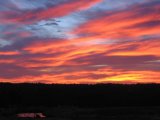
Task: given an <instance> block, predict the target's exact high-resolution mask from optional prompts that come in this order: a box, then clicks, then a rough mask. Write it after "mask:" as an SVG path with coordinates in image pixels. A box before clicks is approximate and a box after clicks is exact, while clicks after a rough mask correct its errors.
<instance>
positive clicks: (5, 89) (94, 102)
mask: <svg viewBox="0 0 160 120" xmlns="http://www.w3.org/2000/svg"><path fill="white" fill-rule="evenodd" d="M0 101H1V102H0V107H12V106H20V107H22V106H46V107H56V106H77V107H114V106H159V105H160V102H159V101H160V84H129V85H125V84H96V85H87V84H81V85H80V84H72V85H65V84H41V83H37V84H31V83H21V84H11V83H1V84H0Z"/></svg>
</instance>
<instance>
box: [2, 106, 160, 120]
mask: <svg viewBox="0 0 160 120" xmlns="http://www.w3.org/2000/svg"><path fill="white" fill-rule="evenodd" d="M19 112H42V113H44V114H45V115H46V118H36V119H43V120H160V107H110V108H95V109H94V108H77V107H54V108H49V107H48V108H47V107H45V108H44V107H38V108H36V107H28V108H1V109H0V120H17V119H19V118H17V117H16V114H17V113H19ZM21 119H23V120H28V119H29V118H21ZM30 119H31V118H30ZM36 119H35V118H34V120H36Z"/></svg>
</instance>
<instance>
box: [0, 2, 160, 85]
mask: <svg viewBox="0 0 160 120" xmlns="http://www.w3.org/2000/svg"><path fill="white" fill-rule="evenodd" d="M15 2H16V1H15ZM103 2H104V1H103ZM103 2H102V3H103ZM110 2H111V1H110ZM30 3H31V1H29V3H28V2H26V1H25V0H23V1H22V2H21V3H17V4H16V5H17V6H16V7H17V8H16V9H14V10H12V11H11V10H10V9H3V10H1V11H0V22H1V24H3V25H1V26H0V33H1V35H0V44H2V45H1V46H0V81H1V82H37V81H38V82H45V83H65V84H69V83H77V84H78V83H106V82H107V83H110V82H111V83H136V82H142V83H144V82H160V81H159V79H160V77H159V71H160V66H159V60H160V50H159V46H160V36H159V33H160V32H159V27H160V25H159V24H160V22H159V10H160V7H159V6H160V5H159V3H160V2H158V1H156V0H154V1H148V0H147V2H144V1H143V2H142V3H139V2H138V3H139V4H137V0H136V1H135V0H134V1H133V2H132V3H129V7H128V5H126V4H124V3H122V5H120V9H118V8H117V7H116V9H112V8H110V9H103V10H101V13H99V12H98V11H97V10H98V8H97V7H100V8H101V7H104V6H102V3H101V0H92V1H89V0H79V1H78V0H71V1H68V0H63V1H61V2H57V3H55V4H48V2H42V1H41V0H40V4H39V5H38V4H35V6H34V7H33V6H32V7H29V4H30ZM42 3H43V4H42ZM51 3H53V2H51ZM98 3H101V4H98ZM105 3H107V1H105ZM120 3H121V1H119V2H118V5H119V4H120ZM135 3H136V4H135ZM111 4H112V3H111ZM19 5H22V7H20V6H19ZM94 5H95V6H94ZM125 5H126V6H125ZM5 6H8V4H6V3H5ZM18 6H19V7H18ZM44 6H45V7H44ZM93 6H94V7H93ZM124 6H125V7H124ZM8 7H9V6H8ZM5 8H6V7H5ZM82 11H83V12H82ZM72 13H74V14H72ZM75 14H76V15H77V16H78V17H77V19H76V17H75V16H74V15H75ZM79 17H83V18H82V19H80V20H79V19H78V18H79ZM85 17H86V18H85ZM51 18H56V19H58V20H61V18H62V19H63V20H62V21H61V22H62V23H57V24H56V26H53V25H52V24H50V22H49V21H51ZM56 19H55V21H56ZM73 19H74V21H73ZM65 20H67V22H69V24H68V23H67V22H66V21H65ZM81 20H82V21H81ZM53 21H54V19H53ZM53 21H52V22H53ZM42 23H43V24H42ZM47 23H49V24H47ZM54 25H55V24H54ZM59 25H61V27H64V26H66V25H68V26H67V27H65V29H67V30H65V31H63V32H64V33H63V35H70V36H72V37H60V36H61V35H62V34H60V35H59V36H58V34H57V33H53V32H54V31H53V29H54V30H57V28H53V29H49V28H48V27H59ZM33 26H36V27H34V28H36V29H38V30H29V29H27V28H31V27H32V28H33ZM44 26H45V27H44ZM42 29H43V30H42ZM40 30H42V31H40ZM43 32H44V33H43ZM52 33H53V34H52ZM49 35H51V36H49ZM57 36H58V37H57ZM4 41H7V42H8V44H4Z"/></svg>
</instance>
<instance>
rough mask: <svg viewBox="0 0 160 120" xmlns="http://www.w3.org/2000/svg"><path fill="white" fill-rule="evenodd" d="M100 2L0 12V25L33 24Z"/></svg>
mask: <svg viewBox="0 0 160 120" xmlns="http://www.w3.org/2000/svg"><path fill="white" fill-rule="evenodd" d="M99 2H101V0H92V1H90V0H81V1H79V0H72V1H70V2H64V3H62V4H59V5H57V6H48V7H47V8H45V9H44V8H41V9H36V10H26V11H18V12H17V11H1V12H0V22H1V23H33V22H37V21H40V20H44V19H50V18H56V17H62V16H65V15H67V14H70V13H72V12H75V11H80V10H85V9H88V8H89V7H91V6H92V5H94V4H96V3H99Z"/></svg>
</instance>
